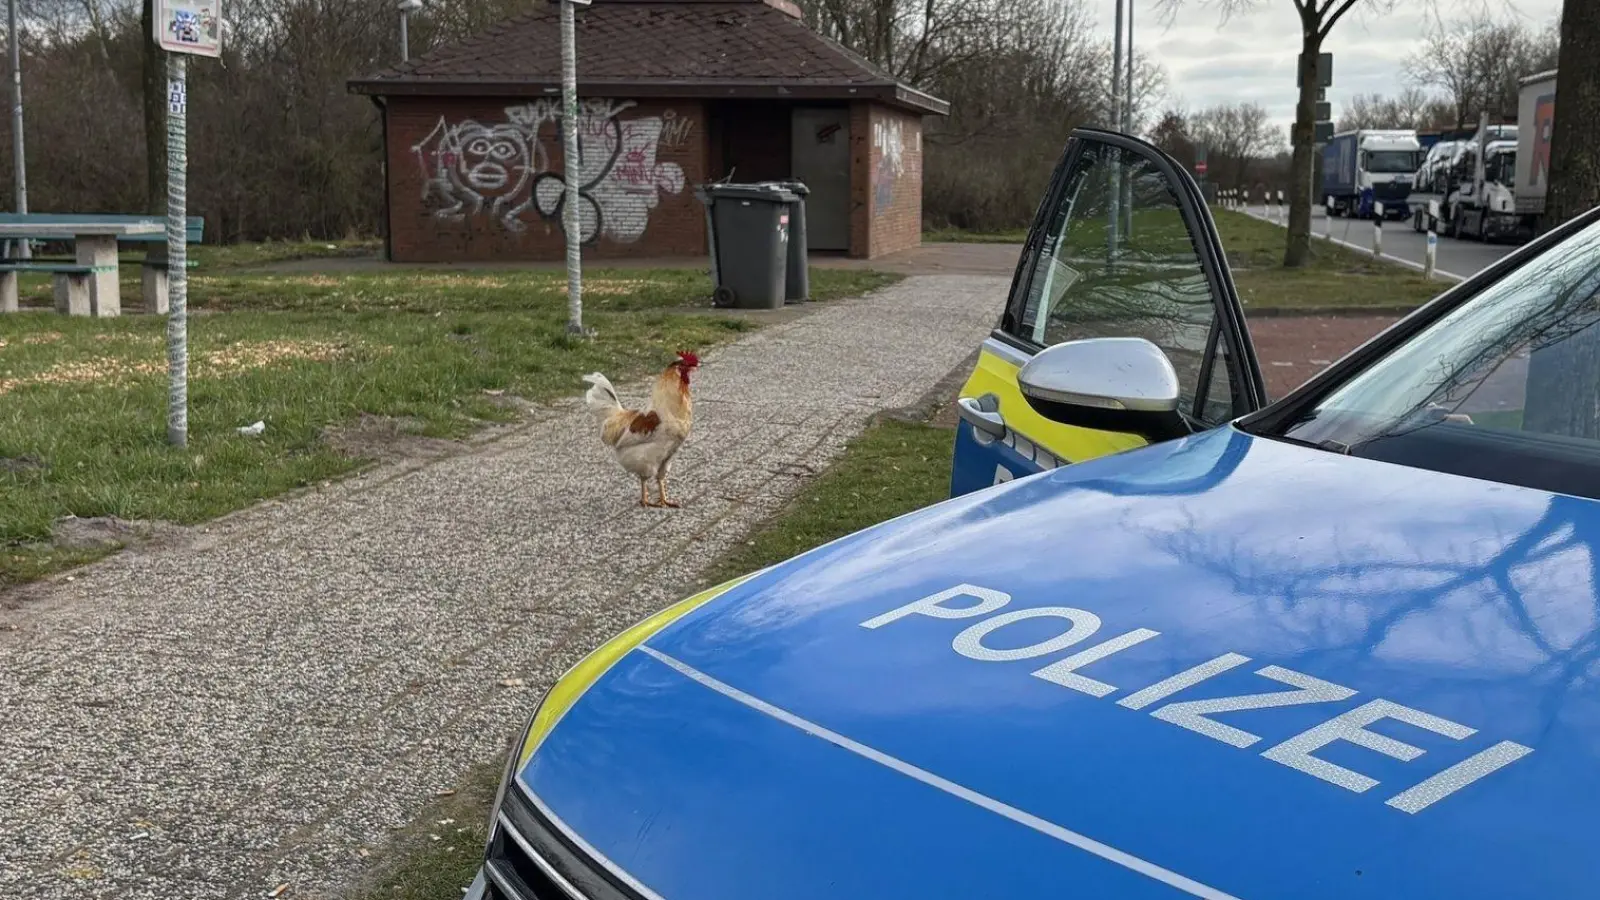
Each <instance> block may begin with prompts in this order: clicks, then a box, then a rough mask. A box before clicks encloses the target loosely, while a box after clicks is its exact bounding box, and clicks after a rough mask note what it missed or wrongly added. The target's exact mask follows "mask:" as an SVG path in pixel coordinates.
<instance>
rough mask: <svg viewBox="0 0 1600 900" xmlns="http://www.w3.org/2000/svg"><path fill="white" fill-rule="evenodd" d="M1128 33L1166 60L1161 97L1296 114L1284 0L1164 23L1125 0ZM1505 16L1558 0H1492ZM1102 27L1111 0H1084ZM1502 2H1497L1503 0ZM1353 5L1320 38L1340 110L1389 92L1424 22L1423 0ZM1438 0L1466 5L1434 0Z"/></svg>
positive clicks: (1548, 9)
mask: <svg viewBox="0 0 1600 900" xmlns="http://www.w3.org/2000/svg"><path fill="white" fill-rule="evenodd" d="M1133 2H1134V3H1135V4H1136V7H1137V10H1136V12H1135V14H1134V40H1135V42H1136V44H1137V47H1138V50H1139V52H1140V53H1144V54H1151V55H1152V56H1153V57H1154V58H1155V59H1156V60H1157V61H1159V62H1160V63H1161V64H1162V65H1163V66H1165V67H1166V70H1167V76H1168V79H1169V84H1168V87H1167V102H1166V105H1169V106H1172V105H1182V106H1184V107H1186V108H1187V109H1189V110H1191V111H1192V110H1196V109H1200V108H1203V107H1206V106H1211V105H1213V104H1216V103H1233V102H1239V101H1250V102H1255V103H1259V104H1261V105H1262V106H1265V107H1266V108H1267V110H1268V111H1269V112H1270V113H1271V114H1272V117H1273V120H1274V121H1275V122H1277V123H1278V124H1279V125H1281V126H1283V127H1284V130H1285V134H1287V131H1288V126H1289V125H1290V124H1291V123H1292V122H1293V121H1294V104H1295V85H1294V74H1295V56H1296V55H1297V54H1298V53H1299V51H1300V20H1299V17H1298V16H1297V15H1296V14H1295V11H1294V5H1293V3H1291V2H1290V0H1258V4H1257V8H1256V9H1255V11H1253V12H1248V13H1242V14H1236V15H1234V16H1233V17H1232V18H1230V19H1229V20H1228V21H1227V23H1226V24H1223V23H1222V21H1221V15H1220V13H1219V12H1218V11H1217V9H1216V7H1215V5H1214V4H1207V3H1205V2H1203V0H1185V2H1184V5H1183V7H1182V9H1181V10H1180V11H1179V12H1178V14H1177V17H1176V18H1175V20H1174V21H1173V22H1172V23H1171V24H1170V25H1167V24H1166V23H1164V22H1163V21H1162V18H1161V16H1160V14H1159V12H1158V5H1157V0H1133ZM1494 2H1495V6H1494V7H1493V8H1494V9H1495V10H1497V11H1501V14H1502V15H1505V16H1512V15H1516V16H1520V17H1522V18H1523V19H1524V20H1525V21H1526V22H1527V23H1528V24H1529V25H1530V26H1532V27H1533V28H1535V29H1537V28H1543V27H1544V26H1546V25H1548V24H1549V23H1551V22H1553V21H1555V17H1556V13H1557V12H1559V11H1560V7H1561V0H1511V2H1510V3H1506V2H1505V0H1494ZM1090 4H1091V8H1092V9H1093V11H1094V12H1095V14H1096V15H1097V16H1098V18H1099V26H1100V30H1101V31H1103V32H1104V33H1105V35H1106V37H1107V38H1108V39H1109V38H1110V35H1111V33H1112V24H1113V21H1114V16H1115V11H1116V0H1090ZM1502 4H1503V5H1502ZM1365 5H1366V3H1365V2H1363V3H1362V4H1361V5H1359V6H1357V7H1356V8H1355V9H1353V10H1351V11H1350V12H1349V14H1347V15H1346V16H1345V17H1344V18H1343V19H1340V20H1339V24H1338V25H1336V26H1334V29H1333V33H1332V34H1331V35H1329V36H1328V39H1327V40H1326V41H1324V42H1323V45H1322V49H1323V52H1325V53H1332V54H1333V87H1331V88H1329V89H1328V99H1329V100H1331V101H1332V102H1333V115H1334V118H1336V119H1337V118H1338V116H1339V111H1340V108H1341V103H1342V101H1344V100H1346V99H1347V98H1349V97H1351V96H1354V95H1356V94H1365V93H1370V92H1372V91H1380V92H1383V93H1396V92H1398V91H1400V90H1401V89H1402V88H1403V87H1404V86H1405V79H1404V72H1403V70H1402V64H1403V63H1404V61H1405V59H1406V57H1407V56H1409V55H1411V53H1412V52H1413V51H1414V50H1415V49H1416V47H1417V45H1418V44H1419V43H1420V42H1421V40H1422V37H1423V35H1424V33H1425V32H1426V30H1427V24H1426V23H1427V19H1426V14H1425V12H1424V10H1425V9H1426V7H1425V5H1424V4H1423V3H1422V2H1420V0H1401V2H1400V3H1399V5H1398V6H1399V8H1398V9H1397V10H1396V11H1395V12H1392V13H1389V14H1387V15H1383V16H1378V15H1376V14H1372V13H1368V12H1364V11H1363V9H1362V7H1363V6H1365ZM1440 5H1441V7H1452V6H1458V5H1460V6H1464V5H1465V4H1464V3H1461V2H1460V0H1441V3H1440Z"/></svg>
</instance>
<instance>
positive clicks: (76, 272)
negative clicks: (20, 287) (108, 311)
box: [0, 262, 97, 316]
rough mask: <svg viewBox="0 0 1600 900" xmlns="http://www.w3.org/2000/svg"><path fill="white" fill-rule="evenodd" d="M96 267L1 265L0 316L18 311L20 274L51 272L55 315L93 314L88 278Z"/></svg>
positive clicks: (30, 263)
mask: <svg viewBox="0 0 1600 900" xmlns="http://www.w3.org/2000/svg"><path fill="white" fill-rule="evenodd" d="M96 269H97V267H95V266H80V265H78V264H77V263H66V262H59V263H58V262H6V263H0V313H8V312H16V311H17V275H19V274H20V273H22V272H48V273H50V274H51V275H52V276H54V278H53V280H54V282H55V295H56V312H58V313H61V314H63V315H71V316H89V315H94V312H95V311H94V308H93V299H92V297H91V294H90V291H89V279H90V278H91V277H92V276H93V275H94V274H95V272H96Z"/></svg>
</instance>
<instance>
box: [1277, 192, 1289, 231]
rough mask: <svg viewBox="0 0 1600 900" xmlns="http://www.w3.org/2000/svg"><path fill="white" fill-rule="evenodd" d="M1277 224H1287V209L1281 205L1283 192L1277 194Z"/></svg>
mask: <svg viewBox="0 0 1600 900" xmlns="http://www.w3.org/2000/svg"><path fill="white" fill-rule="evenodd" d="M1278 224H1279V225H1287V224H1289V211H1288V208H1287V207H1285V206H1284V205H1283V191H1279V192H1278Z"/></svg>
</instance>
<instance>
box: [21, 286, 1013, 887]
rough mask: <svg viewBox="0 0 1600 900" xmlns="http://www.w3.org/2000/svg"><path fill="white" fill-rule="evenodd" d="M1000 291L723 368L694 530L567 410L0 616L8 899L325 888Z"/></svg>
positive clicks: (904, 311)
mask: <svg viewBox="0 0 1600 900" xmlns="http://www.w3.org/2000/svg"><path fill="white" fill-rule="evenodd" d="M1006 287H1007V280H1006V279H1004V278H996V277H992V276H955V275H943V276H932V277H919V278H911V279H908V280H906V281H904V282H902V283H901V284H899V285H897V286H895V287H893V288H890V289H887V290H885V291H882V292H879V293H878V294H876V295H874V296H871V297H868V298H864V299H861V300H854V301H845V302H839V303H832V304H827V305H825V306H821V307H819V308H817V309H816V311H815V312H814V313H812V314H810V315H807V316H804V317H801V318H798V319H796V320H793V321H790V322H786V323H783V324H779V325H775V326H773V327H771V328H769V329H766V330H763V331H760V332H756V333H754V334H753V335H751V336H750V337H748V338H746V339H743V340H741V341H739V342H738V343H737V344H734V345H732V346H730V347H727V348H724V349H722V350H719V351H717V352H716V353H714V354H711V355H710V356H709V358H708V359H707V360H706V364H705V367H704V368H703V369H702V371H701V377H700V380H699V381H698V382H697V391H696V393H697V398H698V407H697V418H696V422H695V432H694V435H693V437H692V438H691V440H690V443H689V444H688V445H687V446H686V448H685V449H684V451H683V452H682V454H681V455H680V456H679V459H680V464H679V466H678V472H677V477H676V480H675V482H674V485H675V486H676V489H677V492H678V493H679V494H680V495H681V496H682V498H683V499H686V500H687V501H688V505H687V507H686V508H685V509H683V510H680V511H661V510H641V509H640V508H638V507H637V506H636V505H635V503H636V501H637V488H636V485H635V484H633V483H632V482H631V480H630V479H629V477H628V476H626V475H625V474H623V473H622V472H621V471H620V469H618V468H617V466H616V464H615V463H614V462H613V460H612V458H611V456H610V453H609V451H607V450H605V449H604V448H603V447H602V446H601V444H600V442H599V439H598V437H597V436H596V434H595V426H594V424H593V422H592V420H591V419H590V417H589V415H588V414H587V413H586V412H585V411H583V410H581V409H579V408H578V407H577V406H576V404H575V403H567V404H564V405H563V406H562V407H560V408H557V409H552V410H548V411H546V412H544V413H541V414H540V418H539V419H538V420H537V421H534V422H532V423H530V424H528V425H526V426H524V427H521V428H519V429H517V430H516V431H514V432H513V433H511V434H510V435H508V436H506V437H503V438H501V439H499V440H496V441H493V442H490V443H488V444H485V445H483V446H480V447H478V448H475V449H473V450H472V451H471V452H468V453H465V454H463V455H459V456H455V457H450V458H446V459H443V460H438V461H435V462H432V463H429V464H425V465H419V466H415V467H412V468H409V469H404V470H394V469H388V470H381V471H378V472H374V473H372V474H369V475H367V476H364V477H360V478H356V479H352V480H350V481H346V482H343V483H340V484H337V485H335V486H333V487H331V488H328V489H325V490H323V491H320V492H318V493H315V494H312V495H308V496H304V497H300V498H297V499H294V500H291V501H287V502H283V503H276V504H267V505H264V506H262V507H258V508H256V509H254V510H251V511H249V512H247V513H245V514H242V515H240V516H236V517H234V518H232V519H230V520H227V521H224V522H221V523H217V524H215V525H213V526H212V527H211V528H210V530H209V533H207V534H203V535H200V536H198V537H197V538H196V539H195V540H194V541H193V542H191V543H190V544H189V545H187V546H184V547H180V548H172V549H168V550H164V551H144V552H139V553H127V554H122V555H120V556H117V557H114V558H112V559H110V560H107V561H105V562H103V563H100V564H97V565H95V566H91V567H89V568H87V569H83V570H80V571H78V572H77V573H75V575H74V577H73V579H72V580H71V581H70V582H69V581H66V580H60V581H57V582H56V583H55V584H53V585H51V586H49V587H48V588H47V589H46V590H44V591H43V592H42V594H43V596H42V597H41V598H40V599H38V600H37V601H35V602H32V603H29V604H27V605H25V606H24V607H22V608H21V609H20V610H16V611H12V612H4V613H0V626H4V628H0V710H3V718H0V810H3V812H0V896H6V897H28V898H58V897H59V898H66V897H72V898H118V900H136V898H162V900H177V898H190V897H194V898H213V897H215V898H232V897H263V896H265V895H266V894H267V892H268V891H270V890H272V889H273V888H274V887H276V886H277V885H279V884H283V883H285V882H288V883H289V884H291V885H292V889H291V891H290V892H287V893H286V894H285V895H284V898H285V900H302V898H306V897H322V896H328V894H327V891H328V889H329V888H330V887H331V886H334V885H337V884H338V883H339V882H341V881H342V880H344V879H346V878H348V877H349V876H350V875H351V874H353V873H354V872H355V871H356V870H357V869H358V867H359V864H360V857H359V856H358V855H357V850H358V848H360V847H362V846H372V845H374V844H376V843H378V842H380V841H382V840H383V838H384V837H385V835H386V834H388V833H390V831H391V830H392V829H393V828H394V827H396V826H398V825H401V824H403V823H405V822H407V821H409V819H410V818H411V817H412V816H413V815H414V813H415V812H416V811H417V810H418V809H419V808H420V807H421V806H422V805H423V804H424V802H425V801H427V800H429V799H431V798H432V797H433V796H434V793H435V791H436V790H438V789H440V788H442V787H447V786H449V785H451V784H453V783H454V782H455V781H456V780H457V778H458V776H459V775H460V774H461V773H462V772H463V771H464V770H465V769H467V768H468V767H469V766H470V765H471V764H474V763H478V762H482V761H484V760H487V759H489V758H491V757H492V756H493V755H494V754H495V753H496V751H497V750H498V749H500V747H502V746H503V744H504V742H505V741H507V740H508V739H509V736H510V735H511V733H512V732H513V731H514V730H515V729H517V728H518V727H520V726H521V725H522V723H523V722H524V720H525V717H526V716H527V715H528V713H529V711H530V710H531V707H532V705H533V704H534V703H535V702H536V701H537V699H538V697H539V696H540V693H541V692H542V691H543V689H544V688H545V687H546V686H547V685H548V684H549V683H550V681H551V680H552V678H554V677H556V676H557V675H559V674H560V673H561V672H562V671H564V670H565V669H566V668H567V667H568V666H569V665H571V664H572V663H573V662H575V661H576V660H577V659H578V658H579V657H580V656H581V655H582V654H583V653H584V652H586V651H587V650H588V649H590V648H592V647H593V646H594V645H596V644H598V643H599V642H601V641H602V640H604V639H605V638H607V637H609V636H610V635H612V634H614V633H615V632H617V631H619V630H621V629H622V628H623V627H625V626H626V625H628V624H629V623H631V622H633V621H636V620H637V619H639V618H641V617H643V616H644V615H646V614H647V613H649V612H650V611H653V610H655V609H657V608H659V607H661V606H663V605H665V604H666V603H668V602H670V601H672V600H674V599H676V598H678V597H679V596H681V595H682V594H683V593H684V591H685V590H686V589H687V587H688V586H689V585H690V584H691V582H693V581H694V580H695V578H696V575H697V573H698V572H699V571H700V570H701V569H702V567H704V566H705V565H706V564H707V563H709V562H710V561H712V560H713V559H715V558H716V557H718V556H719V555H720V554H722V553H723V552H725V551H726V550H728V549H729V548H730V547H731V546H732V545H733V543H734V542H735V541H738V540H740V539H741V536H742V535H743V534H744V533H745V532H746V531H747V529H749V528H750V526H751V525H753V524H755V523H756V522H757V521H759V520H760V519H762V518H764V517H767V516H769V515H770V514H772V513H773V512H775V511H776V510H778V509H779V508H780V507H781V506H782V505H783V504H784V503H785V502H786V501H787V500H788V499H789V498H790V497H791V496H792V495H793V494H794V493H795V492H796V491H797V490H798V489H799V488H800V487H801V485H802V484H803V483H804V481H805V479H806V478H807V477H809V475H811V474H812V473H814V472H816V471H818V470H820V469H821V468H823V467H824V466H826V465H827V464H828V462H829V461H830V460H831V459H832V458H833V457H834V456H835V455H836V454H837V453H838V452H839V451H840V449H841V448H842V447H843V445H844V444H845V442H846V441H847V440H849V439H850V438H851V437H852V436H853V435H855V434H856V433H858V432H859V431H860V430H861V428H862V427H863V426H864V424H865V422H866V420H867V418H868V416H869V415H870V414H871V413H873V412H874V411H876V410H879V409H884V408H891V407H898V406H904V405H907V404H910V403H913V402H915V401H916V400H917V399H918V398H919V397H920V396H921V395H922V394H923V393H924V392H925V391H926V390H927V389H929V388H930V387H931V386H933V384H934V383H935V382H936V381H938V380H939V379H940V378H941V377H942V376H944V375H945V374H946V373H947V372H948V371H949V370H951V369H952V368H953V367H955V366H956V365H957V364H959V363H960V362H961V361H962V360H963V359H964V358H965V357H967V356H968V354H969V353H971V351H972V350H973V348H974V347H976V346H977V344H978V342H979V340H981V338H982V336H983V335H984V334H985V332H986V331H987V329H988V328H989V327H990V325H992V323H993V322H994V320H995V317H996V315H997V314H998V312H999V309H1000V306H1001V304H1002V302H1003V298H1004V294H1005V290H1006ZM579 387H581V386H580V385H576V384H574V385H573V390H574V392H576V391H577V390H578V388H579ZM642 392H643V386H642V385H633V386H629V387H628V388H626V389H625V390H624V394H625V395H626V396H627V397H631V398H640V397H641V396H642ZM11 629H14V630H11ZM511 678H520V679H523V680H524V685H523V686H521V687H512V688H507V687H502V686H501V682H502V680H504V679H511Z"/></svg>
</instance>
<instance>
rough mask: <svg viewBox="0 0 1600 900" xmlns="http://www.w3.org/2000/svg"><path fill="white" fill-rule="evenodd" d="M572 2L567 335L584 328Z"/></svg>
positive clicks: (564, 53)
mask: <svg viewBox="0 0 1600 900" xmlns="http://www.w3.org/2000/svg"><path fill="white" fill-rule="evenodd" d="M572 7H573V4H572V0H561V110H562V112H561V147H562V149H561V155H562V157H563V159H562V163H563V168H564V169H565V170H566V174H565V178H566V191H565V193H564V195H563V197H562V200H561V202H562V204H563V208H562V216H561V221H562V224H563V226H564V227H565V229H566V232H567V333H568V334H580V335H581V334H586V333H587V332H585V331H584V328H583V259H582V250H581V249H580V246H579V245H580V244H581V243H582V241H583V232H582V227H583V226H582V224H581V222H580V220H579V218H578V201H579V199H580V198H579V196H578V153H579V150H578V59H577V57H578V47H577V44H578V25H577V17H576V15H575V14H574V12H573V8H572Z"/></svg>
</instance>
